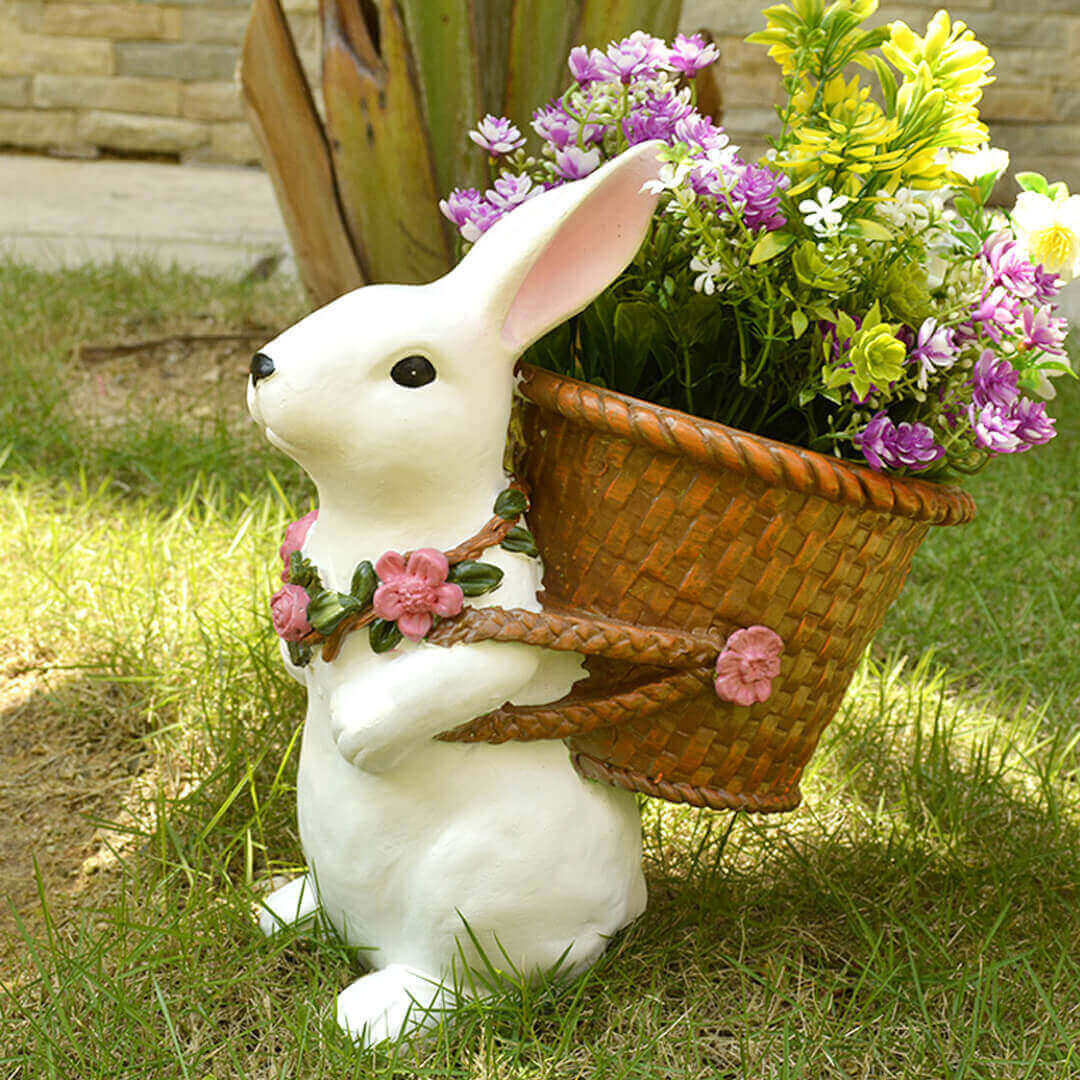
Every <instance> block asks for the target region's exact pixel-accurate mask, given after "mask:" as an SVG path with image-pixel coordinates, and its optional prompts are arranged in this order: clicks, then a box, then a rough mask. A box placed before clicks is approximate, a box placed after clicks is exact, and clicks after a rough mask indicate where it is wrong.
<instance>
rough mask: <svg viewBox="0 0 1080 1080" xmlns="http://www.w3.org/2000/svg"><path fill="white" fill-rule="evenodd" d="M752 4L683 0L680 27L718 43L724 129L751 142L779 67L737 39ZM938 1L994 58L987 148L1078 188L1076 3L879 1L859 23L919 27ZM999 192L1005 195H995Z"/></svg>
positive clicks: (749, 28)
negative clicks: (711, 36) (868, 19)
mask: <svg viewBox="0 0 1080 1080" xmlns="http://www.w3.org/2000/svg"><path fill="white" fill-rule="evenodd" d="M762 6H763V4H762V3H759V2H758V0H686V2H685V6H684V8H683V23H684V25H685V26H686V27H687V29H691V28H695V29H696V28H698V27H706V28H708V29H710V30H711V31H712V32H713V33H714V34H715V36H716V40H717V42H718V44H719V45H720V47H721V52H722V58H721V67H722V69H723V70H722V74H721V80H722V86H723V91H724V110H725V121H724V122H725V126H726V127H727V129H728V131H729V132H730V133H731V135H732V138H733V140H734V141H735V142H737V143H741V144H742V145H744V146H747V147H750V148H755V147H760V146H761V145H763V144H762V139H763V136H764V135H765V134H767V133H769V132H770V131H772V130H774V128H775V126H776V114H775V112H774V111H773V109H772V103H773V102H774V101H777V102H778V101H779V98H777V97H776V95H777V93H778V92H779V85H778V80H777V71H778V68H777V67H776V65H775V64H774V63H773V62H772V60H770V59H769V57H768V55H767V54H766V50H765V49H764V48H763V47H762V46H760V45H747V44H745V43H744V42H743V40H742V39H743V38H744V37H745V36H746V35H747V34H749V33H752V32H753V31H754V30H758V29H761V27H762V25H763V20H762V17H761V8H762ZM941 7H945V8H947V9H948V11H949V13H950V14H951V15H952V16H953V18H954V19H963V20H964V22H966V23H967V24H968V25H969V26H970V27H971V28H972V29H973V30H974V31H975V35H976V37H978V38H979V40H980V41H982V42H984V43H985V44H986V45H987V47H988V48H989V49H990V52H991V54H992V55H993V57H994V59H995V60H996V62H997V63H996V67H995V69H994V72H993V74H994V75H995V76H996V77H997V81H996V82H995V83H993V84H992V85H990V86H989V87H987V89H986V91H985V93H984V96H983V102H982V104H981V106H980V109H981V111H982V115H983V118H984V119H985V120H986V121H987V123H988V124H989V125H990V131H991V138H992V140H993V142H994V144H995V145H997V146H1003V147H1004V148H1005V149H1007V150H1009V151H1010V152H1011V154H1012V169H1013V171H1017V170H1023V169H1034V170H1036V171H1038V172H1041V173H1044V174H1046V175H1047V176H1050V177H1051V178H1053V179H1058V180H1064V181H1065V182H1066V183H1067V184H1068V185H1069V188H1070V190H1072V191H1077V192H1080V0H956V2H955V3H948V2H947V0H942V2H940V3H927V4H921V3H911V2H910V0H905V2H903V3H890V2H889V0H882V2H881V6H880V8H879V11H878V14H877V16H876V17H875V18H874V19H873V20H872V21H871V22H870V23H868V24H867V25H877V24H879V23H882V22H886V21H892V20H893V19H902V20H903V21H904V22H906V23H907V24H908V25H909V26H910V27H912V29H914V30H915V31H916V32H917V33H923V32H925V28H926V23H927V21H928V20H929V19H930V18H931V17H932V16H933V14H934V12H935V11H936V10H938V9H939V8H941ZM1003 194H1008V193H1007V192H1003Z"/></svg>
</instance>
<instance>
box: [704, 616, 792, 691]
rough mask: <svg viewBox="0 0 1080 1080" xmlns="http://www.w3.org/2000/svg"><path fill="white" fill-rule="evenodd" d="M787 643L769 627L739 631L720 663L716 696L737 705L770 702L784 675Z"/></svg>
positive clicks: (728, 644) (730, 642)
mask: <svg viewBox="0 0 1080 1080" xmlns="http://www.w3.org/2000/svg"><path fill="white" fill-rule="evenodd" d="M783 651H784V639H783V638H782V637H780V635H779V634H778V633H776V632H775V631H774V630H770V629H769V628H768V627H767V626H748V627H747V628H746V629H745V630H736V631H735V632H734V633H733V634H732V635H731V636H730V637H729V638H728V639H727V643H726V644H725V645H724V651H723V652H721V653H720V655H719V656H718V657H717V659H716V693H717V696H718V697H720V698H721V699H722V700H724V701H730V702H732V703H733V704H735V705H753V704H754V703H755V702H758V701H767V700H768V698H769V695H770V694H771V693H772V681H773V679H775V678H776V676H777V675H779V674H780V654H781V653H782V652H783Z"/></svg>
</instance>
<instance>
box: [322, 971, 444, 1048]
mask: <svg viewBox="0 0 1080 1080" xmlns="http://www.w3.org/2000/svg"><path fill="white" fill-rule="evenodd" d="M453 997H454V994H453V992H452V991H451V990H448V989H447V988H446V986H445V984H444V982H443V981H442V980H440V979H438V978H436V977H434V976H430V975H425V974H424V973H423V972H420V971H417V970H415V969H413V968H411V967H408V966H407V965H405V964H391V965H389V966H388V967H384V968H381V969H380V970H379V971H373V972H371V974H369V975H364V976H362V977H361V978H359V979H357V980H356V981H355V982H353V983H350V984H349V985H348V986H347V987H346V988H345V989H344V990H342V991H341V993H340V994H338V996H337V1010H336V1016H337V1022H338V1026H339V1027H341V1028H342V1029H344V1030H345V1031H346V1032H347V1033H348V1034H349V1035H350V1036H351V1037H352V1038H353V1040H355V1041H356V1042H357V1043H359V1044H361V1045H363V1046H377V1045H378V1044H379V1043H381V1042H385V1041H386V1040H388V1039H395V1040H396V1039H400V1038H404V1037H406V1036H408V1035H411V1034H414V1033H416V1032H419V1031H424V1030H426V1029H429V1028H432V1027H436V1026H437V1025H438V1023H439V1021H440V1019H441V1018H442V1015H443V1013H444V1012H445V1011H446V1009H448V1008H450V1007H452V999H453Z"/></svg>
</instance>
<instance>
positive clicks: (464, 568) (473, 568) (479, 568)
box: [446, 530, 513, 596]
mask: <svg viewBox="0 0 1080 1080" xmlns="http://www.w3.org/2000/svg"><path fill="white" fill-rule="evenodd" d="M511 531H513V530H511ZM502 579H503V572H502V571H501V570H500V569H499V568H498V567H497V566H492V564H491V563H486V562H476V561H475V560H473V559H466V560H465V561H464V562H459V563H455V565H453V566H451V567H450V573H449V574H448V575H447V578H446V580H447V581H451V582H453V583H454V584H455V585H460V586H461V591H462V592H463V593H464V594H465V595H466V596H483V594H484V593H488V592H491V590H492V589H497V588H498V587H499V585H500V584H501V582H502Z"/></svg>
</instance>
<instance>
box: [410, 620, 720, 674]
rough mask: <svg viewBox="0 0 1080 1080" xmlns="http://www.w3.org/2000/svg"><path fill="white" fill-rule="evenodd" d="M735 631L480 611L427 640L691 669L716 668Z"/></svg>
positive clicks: (451, 622)
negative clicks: (518, 645)
mask: <svg viewBox="0 0 1080 1080" xmlns="http://www.w3.org/2000/svg"><path fill="white" fill-rule="evenodd" d="M734 629H736V627H734V626H732V627H726V626H721V627H715V626H714V627H711V628H710V629H709V630H708V631H702V632H700V633H688V632H686V631H682V630H672V629H668V628H667V627H658V626H639V625H637V624H636V623H630V622H623V621H622V620H620V619H610V618H607V617H605V616H600V615H588V614H584V613H580V612H570V611H565V612H564V611H556V610H551V609H548V610H545V611H527V610H525V609H524V608H501V607H483V608H475V607H474V608H466V609H465V610H464V611H463V612H462V613H461V614H460V615H458V616H455V617H454V618H452V619H447V620H445V621H444V622H441V623H439V625H438V626H436V627H435V629H434V630H432V631H431V633H430V634H428V636H427V639H426V640H427V641H430V642H432V643H433V644H435V645H446V646H449V645H457V644H461V643H465V642H475V641H519V642H522V643H523V644H525V645H539V646H541V647H543V648H545V649H555V650H556V651H559V652H576V653H581V654H582V655H584V656H603V657H605V658H607V659H609V660H626V661H629V662H630V663H634V664H650V665H654V666H656V667H665V668H674V669H676V670H690V669H695V668H705V667H707V666H711V665H712V664H714V663H715V662H716V657H717V655H718V654H719V652H720V650H721V649H723V647H724V641H725V639H726V637H727V635H728V633H730V631H731V630H734Z"/></svg>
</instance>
